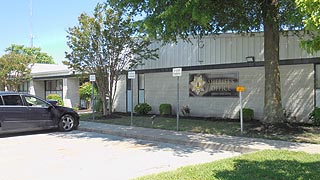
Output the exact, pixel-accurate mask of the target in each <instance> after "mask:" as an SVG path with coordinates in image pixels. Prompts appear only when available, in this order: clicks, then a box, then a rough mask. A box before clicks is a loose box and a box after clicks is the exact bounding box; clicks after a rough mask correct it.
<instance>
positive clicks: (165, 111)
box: [159, 104, 172, 116]
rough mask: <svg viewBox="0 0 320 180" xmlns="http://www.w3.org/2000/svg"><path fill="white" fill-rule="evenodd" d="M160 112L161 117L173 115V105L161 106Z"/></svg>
mask: <svg viewBox="0 0 320 180" xmlns="http://www.w3.org/2000/svg"><path fill="white" fill-rule="evenodd" d="M159 111H160V115H161V116H165V115H171V114H172V107H171V104H160V107H159Z"/></svg>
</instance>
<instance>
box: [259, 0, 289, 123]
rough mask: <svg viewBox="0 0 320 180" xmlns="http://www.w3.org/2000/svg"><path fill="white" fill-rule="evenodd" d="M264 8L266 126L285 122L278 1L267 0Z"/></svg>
mask: <svg viewBox="0 0 320 180" xmlns="http://www.w3.org/2000/svg"><path fill="white" fill-rule="evenodd" d="M265 3H266V4H265V6H264V10H265V12H264V61H265V97H264V118H263V122H264V123H266V124H276V123H281V122H282V121H283V120H284V115H283V109H282V102H281V84H280V69H279V22H278V7H277V6H278V4H277V1H276V0H266V1H265Z"/></svg>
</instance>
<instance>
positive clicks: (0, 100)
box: [0, 96, 3, 106]
mask: <svg viewBox="0 0 320 180" xmlns="http://www.w3.org/2000/svg"><path fill="white" fill-rule="evenodd" d="M1 105H3V102H2V97H1V96H0V106H1Z"/></svg>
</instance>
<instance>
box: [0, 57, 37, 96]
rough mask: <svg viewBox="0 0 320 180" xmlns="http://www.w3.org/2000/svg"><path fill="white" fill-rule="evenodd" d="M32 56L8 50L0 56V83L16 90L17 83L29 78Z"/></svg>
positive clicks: (19, 83)
mask: <svg viewBox="0 0 320 180" xmlns="http://www.w3.org/2000/svg"><path fill="white" fill-rule="evenodd" d="M32 64H33V58H32V57H31V56H28V55H25V54H17V53H15V52H10V53H8V54H5V55H3V56H2V57H0V69H1V71H0V85H1V88H2V87H3V86H4V87H5V88H10V90H13V91H18V87H19V85H21V84H23V83H24V82H25V81H27V80H29V79H30V78H31V77H30V72H31V66H32Z"/></svg>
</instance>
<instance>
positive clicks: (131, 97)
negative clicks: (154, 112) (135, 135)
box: [130, 79, 133, 126]
mask: <svg viewBox="0 0 320 180" xmlns="http://www.w3.org/2000/svg"><path fill="white" fill-rule="evenodd" d="M132 119H133V79H131V124H130V125H131V126H133V120H132Z"/></svg>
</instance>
